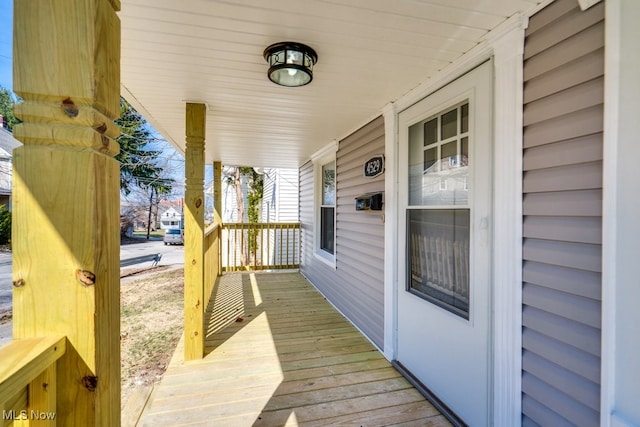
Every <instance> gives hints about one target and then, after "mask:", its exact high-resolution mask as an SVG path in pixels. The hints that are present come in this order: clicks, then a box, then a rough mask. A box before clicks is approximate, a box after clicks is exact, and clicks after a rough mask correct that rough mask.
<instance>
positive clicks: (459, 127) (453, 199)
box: [407, 101, 471, 319]
mask: <svg viewBox="0 0 640 427" xmlns="http://www.w3.org/2000/svg"><path fill="white" fill-rule="evenodd" d="M469 135H470V133H469V103H468V101H464V102H462V103H460V104H458V105H455V106H452V107H451V108H448V109H446V110H444V111H441V112H439V113H438V114H435V115H433V116H431V117H429V118H427V119H425V120H423V121H421V122H419V123H416V124H414V125H412V126H410V128H409V206H408V209H407V243H408V250H409V254H410V256H409V257H408V259H407V267H408V268H407V272H408V277H407V291H409V292H411V293H413V294H415V295H418V296H420V297H422V298H424V299H426V300H427V301H430V302H431V303H433V304H435V305H437V306H440V307H442V308H444V309H445V310H448V311H450V312H452V313H455V314H457V315H458V316H460V317H463V318H465V319H469V308H470V307H469V305H470V304H469V303H470V288H469V282H470V280H469V240H470V212H471V210H470V205H469V197H468V193H469V183H468V178H469V170H468V169H469V168H468V166H469V160H468V159H469Z"/></svg>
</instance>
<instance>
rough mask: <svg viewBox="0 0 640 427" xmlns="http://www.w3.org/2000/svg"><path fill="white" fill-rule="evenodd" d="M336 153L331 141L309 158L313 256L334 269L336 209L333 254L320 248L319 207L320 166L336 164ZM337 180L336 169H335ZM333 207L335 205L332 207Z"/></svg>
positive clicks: (336, 250)
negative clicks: (310, 163) (310, 165)
mask: <svg viewBox="0 0 640 427" xmlns="http://www.w3.org/2000/svg"><path fill="white" fill-rule="evenodd" d="M337 151H338V141H337V140H336V141H333V142H331V143H330V144H328V145H326V146H325V147H323V148H321V149H320V150H318V151H317V152H316V153H314V154H313V155H312V156H311V162H312V163H313V256H314V257H315V258H316V259H317V260H319V261H321V262H323V263H324V264H326V265H328V266H329V267H331V268H333V269H334V270H335V269H336V258H337V254H338V248H337V245H336V244H335V242H336V241H335V236H336V225H337V221H336V220H335V217H336V209H337V207H336V208H334V222H333V224H334V231H333V235H334V248H333V254H330V253H329V252H327V251H325V250H323V249H321V248H320V227H321V224H320V207H321V206H322V166H324V165H326V164H327V163H331V162H336V152H337ZM336 178H337V168H336ZM336 203H337V189H336ZM334 206H335V205H334Z"/></svg>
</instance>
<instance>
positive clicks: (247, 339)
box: [138, 273, 450, 427]
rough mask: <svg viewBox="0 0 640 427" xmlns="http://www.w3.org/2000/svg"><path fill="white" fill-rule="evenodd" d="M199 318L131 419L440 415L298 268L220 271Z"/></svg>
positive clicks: (313, 422) (327, 420)
mask: <svg viewBox="0 0 640 427" xmlns="http://www.w3.org/2000/svg"><path fill="white" fill-rule="evenodd" d="M207 319H209V323H208V325H207V328H206V330H207V340H206V353H207V354H206V356H205V358H204V359H203V360H200V361H194V362H187V363H185V362H183V360H182V354H183V348H182V346H181V345H179V346H178V348H177V350H176V353H175V355H174V357H173V359H172V361H171V364H170V366H169V368H168V370H167V372H166V374H165V376H164V378H163V380H162V382H161V383H160V384H159V385H158V386H157V387H156V389H155V391H154V394H153V396H152V400H151V403H150V405H149V406H148V407H147V408H146V410H145V412H144V414H143V417H142V419H141V421H140V423H139V424H138V425H143V426H160V425H162V426H170V425H202V426H205V425H206V426H233V427H236V426H296V425H305V426H317V425H332V426H334V425H357V426H386V425H404V426H414V425H415V426H444V425H450V424H449V423H448V422H447V420H446V419H445V418H444V417H443V416H442V415H440V413H439V412H438V411H437V410H436V409H435V408H434V407H433V406H432V405H431V404H430V403H429V402H427V401H426V400H425V399H424V398H423V397H422V395H421V394H420V393H419V392H418V391H417V390H415V389H414V388H413V387H412V386H411V385H410V384H409V383H408V382H407V381H406V380H405V379H404V378H403V377H402V376H401V375H400V374H399V373H398V372H397V371H396V370H395V369H394V368H393V367H392V366H391V365H390V364H389V363H388V362H387V360H386V359H385V358H384V357H383V356H382V355H381V354H380V353H379V352H378V351H377V350H376V348H375V347H374V346H373V345H372V344H371V343H370V342H369V341H367V340H366V339H365V338H364V337H363V336H362V335H361V334H360V332H358V331H357V330H356V329H355V328H354V327H353V326H352V325H351V324H350V323H349V322H348V321H347V320H345V319H344V317H342V316H341V315H340V314H339V313H338V312H337V311H336V310H335V309H334V308H333V307H332V306H331V305H330V304H328V303H327V301H326V300H325V299H324V298H323V297H322V296H321V295H320V294H319V293H318V292H317V291H316V290H315V289H314V288H313V287H312V286H311V285H310V284H309V283H308V282H307V281H306V279H304V277H302V276H301V275H300V274H299V273H256V274H252V273H238V274H227V275H224V276H222V277H221V278H220V280H219V282H218V283H217V285H216V288H215V289H214V295H213V296H212V299H211V303H210V305H209V308H208V316H207Z"/></svg>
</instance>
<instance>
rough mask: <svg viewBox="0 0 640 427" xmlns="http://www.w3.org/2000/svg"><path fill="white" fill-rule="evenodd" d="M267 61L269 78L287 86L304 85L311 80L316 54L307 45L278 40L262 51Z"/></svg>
mask: <svg viewBox="0 0 640 427" xmlns="http://www.w3.org/2000/svg"><path fill="white" fill-rule="evenodd" d="M263 56H264V59H265V60H266V61H267V62H268V63H269V71H268V75H269V80H271V81H272V82H274V83H275V84H278V85H281V86H288V87H296V86H304V85H306V84H309V83H310V82H311V80H313V66H314V64H315V63H316V62H317V61H318V54H316V51H315V50H313V49H311V48H310V47H309V46H307V45H304V44H302V43H295V42H280V43H275V44H272V45H271V46H269V47H267V48H266V49H265V50H264V53H263Z"/></svg>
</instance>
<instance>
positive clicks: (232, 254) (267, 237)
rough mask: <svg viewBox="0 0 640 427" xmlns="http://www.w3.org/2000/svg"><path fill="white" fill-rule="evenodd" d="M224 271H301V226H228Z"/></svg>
mask: <svg viewBox="0 0 640 427" xmlns="http://www.w3.org/2000/svg"><path fill="white" fill-rule="evenodd" d="M222 239H223V240H222V241H223V246H222V251H223V253H222V265H223V268H222V269H223V271H237V270H280V269H294V268H299V267H300V223H298V222H274V223H225V224H223V226H222Z"/></svg>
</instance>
